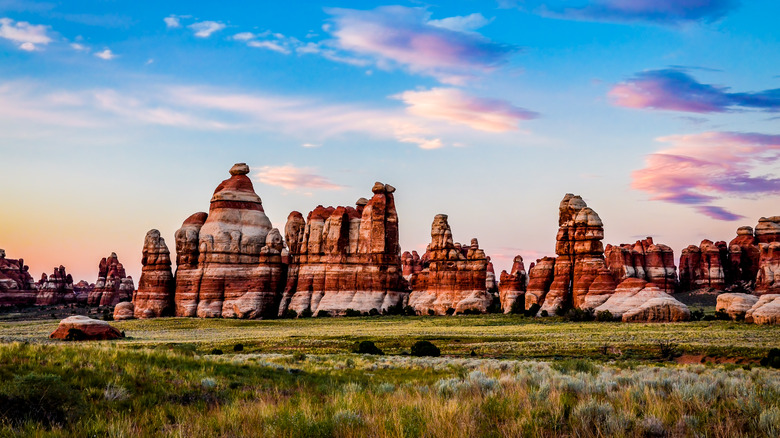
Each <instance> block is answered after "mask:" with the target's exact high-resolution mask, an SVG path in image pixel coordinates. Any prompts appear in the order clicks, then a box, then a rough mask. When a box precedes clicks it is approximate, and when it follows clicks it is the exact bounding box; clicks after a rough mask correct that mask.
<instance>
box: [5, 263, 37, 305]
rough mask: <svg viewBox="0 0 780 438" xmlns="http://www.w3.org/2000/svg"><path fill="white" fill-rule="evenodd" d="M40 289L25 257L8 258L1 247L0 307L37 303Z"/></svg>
mask: <svg viewBox="0 0 780 438" xmlns="http://www.w3.org/2000/svg"><path fill="white" fill-rule="evenodd" d="M37 294H38V291H37V290H36V289H35V280H34V279H33V277H32V275H30V268H29V266H27V265H25V264H24V259H18V260H15V259H7V258H5V250H3V249H0V307H2V306H15V305H16V306H30V305H33V304H35V301H36V296H37Z"/></svg>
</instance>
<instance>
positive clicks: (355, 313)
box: [344, 309, 363, 317]
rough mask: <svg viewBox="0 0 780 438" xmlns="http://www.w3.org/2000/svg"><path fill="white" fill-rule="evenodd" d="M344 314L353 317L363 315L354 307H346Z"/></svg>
mask: <svg viewBox="0 0 780 438" xmlns="http://www.w3.org/2000/svg"><path fill="white" fill-rule="evenodd" d="M344 316H347V317H355V316H363V314H362V313H360V311H359V310H355V309H347V310H346V311H345V312H344Z"/></svg>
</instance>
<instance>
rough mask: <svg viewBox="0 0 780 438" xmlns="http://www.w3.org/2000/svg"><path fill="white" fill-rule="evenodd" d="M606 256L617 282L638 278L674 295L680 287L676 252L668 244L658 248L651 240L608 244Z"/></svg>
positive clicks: (608, 265)
mask: <svg viewBox="0 0 780 438" xmlns="http://www.w3.org/2000/svg"><path fill="white" fill-rule="evenodd" d="M605 257H606V260H607V267H608V268H609V270H610V271H611V272H612V276H613V277H614V279H615V282H617V283H620V282H621V281H623V280H625V279H626V278H639V279H642V280H646V281H649V282H651V283H654V284H655V285H656V286H658V287H659V288H660V289H661V290H663V291H664V292H667V293H674V292H675V291H676V290H677V288H678V281H677V267H676V266H675V265H674V251H672V249H671V248H670V247H669V246H667V245H663V244H658V245H656V244H655V243H654V242H653V238H652V237H648V238H646V239H644V240H638V241H637V242H636V243H635V244H633V245H629V244H621V245H620V246H612V245H607V248H606V252H605Z"/></svg>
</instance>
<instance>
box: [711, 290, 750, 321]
mask: <svg viewBox="0 0 780 438" xmlns="http://www.w3.org/2000/svg"><path fill="white" fill-rule="evenodd" d="M757 302H758V297H757V296H755V295H750V294H743V293H725V294H720V295H718V301H717V304H716V305H715V310H717V311H720V312H726V313H728V314H729V316H730V317H731V319H744V318H745V314H747V312H748V311H749V310H750V309H751V308H752V307H753V306H754V305H755V304H756V303H757Z"/></svg>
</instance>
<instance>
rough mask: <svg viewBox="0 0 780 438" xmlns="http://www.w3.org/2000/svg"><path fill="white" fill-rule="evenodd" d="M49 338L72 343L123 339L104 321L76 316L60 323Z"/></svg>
mask: <svg viewBox="0 0 780 438" xmlns="http://www.w3.org/2000/svg"><path fill="white" fill-rule="evenodd" d="M49 337H50V338H52V339H65V340H73V341H103V340H109V339H119V338H123V337H124V335H123V334H122V333H121V332H120V331H119V330H117V329H116V328H114V327H111V326H110V325H109V324H108V323H107V322H105V321H100V320H97V319H92V318H89V317H86V316H81V315H78V316H70V317H68V318H65V319H63V320H62V321H60V324H59V326H57V330H55V331H54V332H53V333H52V334H51V335H50V336H49Z"/></svg>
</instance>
